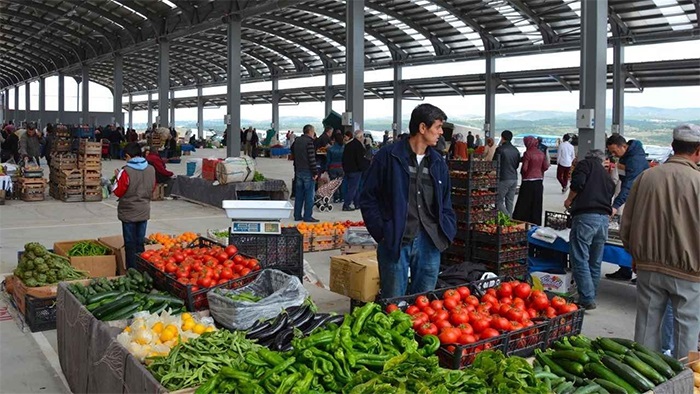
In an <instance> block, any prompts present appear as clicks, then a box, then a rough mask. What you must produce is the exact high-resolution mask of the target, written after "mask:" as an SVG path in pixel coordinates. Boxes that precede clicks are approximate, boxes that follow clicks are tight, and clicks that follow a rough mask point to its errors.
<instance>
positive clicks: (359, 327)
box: [196, 303, 440, 394]
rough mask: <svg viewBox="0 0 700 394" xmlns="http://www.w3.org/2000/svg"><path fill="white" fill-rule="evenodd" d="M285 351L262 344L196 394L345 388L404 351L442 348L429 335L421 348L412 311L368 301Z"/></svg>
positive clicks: (427, 352)
mask: <svg viewBox="0 0 700 394" xmlns="http://www.w3.org/2000/svg"><path fill="white" fill-rule="evenodd" d="M292 345H293V350H292V351H289V352H284V353H278V352H273V351H270V350H269V349H267V348H260V349H258V350H257V351H253V352H249V353H247V354H246V355H245V361H246V362H245V363H241V364H240V365H239V366H232V367H224V368H221V370H220V371H219V373H218V374H217V375H216V376H214V377H213V378H212V379H210V380H209V381H207V382H206V383H204V384H203V385H202V386H200V387H199V388H198V389H197V391H196V394H209V393H240V394H248V393H254V394H263V393H300V394H301V393H314V392H342V391H344V388H345V387H346V385H348V384H352V381H353V378H354V377H355V376H356V374H357V373H358V372H360V371H374V372H381V371H382V370H383V368H384V365H385V364H386V363H387V362H388V361H389V360H390V359H392V358H394V357H396V356H399V355H401V354H404V353H417V354H420V355H422V356H426V357H427V356H430V355H432V354H434V353H435V351H436V350H437V348H438V347H439V346H440V342H439V340H438V338H437V337H434V336H426V337H424V339H423V346H422V347H421V348H420V349H419V346H418V342H417V341H416V340H415V333H414V331H413V329H412V321H411V317H410V316H409V315H406V314H404V313H403V312H400V311H395V312H392V313H391V314H389V315H386V314H384V313H383V312H382V311H381V309H380V307H379V305H377V304H375V303H368V304H366V305H365V306H363V307H362V308H358V309H355V311H354V312H353V313H352V314H351V315H346V316H345V319H344V320H343V323H342V324H341V325H340V326H338V325H335V324H330V325H328V326H326V327H324V328H319V329H318V330H316V331H315V332H313V333H312V334H311V335H310V336H308V337H305V338H295V339H293V340H292Z"/></svg>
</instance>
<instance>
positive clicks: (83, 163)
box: [78, 157, 102, 171]
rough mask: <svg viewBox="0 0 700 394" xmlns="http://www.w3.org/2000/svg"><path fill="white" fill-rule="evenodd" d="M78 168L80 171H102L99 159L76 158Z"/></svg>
mask: <svg viewBox="0 0 700 394" xmlns="http://www.w3.org/2000/svg"><path fill="white" fill-rule="evenodd" d="M78 168H79V169H81V170H93V171H102V159H101V158H97V159H95V158H83V157H80V158H78Z"/></svg>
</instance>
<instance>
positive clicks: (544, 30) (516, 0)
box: [506, 0, 560, 44]
mask: <svg viewBox="0 0 700 394" xmlns="http://www.w3.org/2000/svg"><path fill="white" fill-rule="evenodd" d="M506 1H507V2H508V3H509V4H510V5H511V6H512V7H513V8H514V9H515V10H516V11H518V13H519V14H520V15H522V16H523V17H525V18H526V19H527V20H529V21H531V22H532V23H534V24H535V26H537V28H538V29H539V30H540V33H541V34H542V39H543V40H544V43H545V44H554V43H557V42H559V41H560V37H559V35H558V34H557V33H556V32H555V31H554V29H552V27H551V26H549V25H548V24H547V23H546V22H545V21H544V20H542V18H540V17H539V16H538V15H537V14H535V12H533V11H532V9H530V7H528V6H527V5H526V4H525V3H524V2H523V1H521V0H506Z"/></svg>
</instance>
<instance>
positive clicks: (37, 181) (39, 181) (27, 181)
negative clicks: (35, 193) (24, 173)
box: [19, 178, 46, 187]
mask: <svg viewBox="0 0 700 394" xmlns="http://www.w3.org/2000/svg"><path fill="white" fill-rule="evenodd" d="M19 184H20V186H22V187H24V186H30V185H41V186H42V187H44V186H46V179H44V178H19Z"/></svg>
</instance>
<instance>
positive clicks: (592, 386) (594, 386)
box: [574, 383, 600, 394]
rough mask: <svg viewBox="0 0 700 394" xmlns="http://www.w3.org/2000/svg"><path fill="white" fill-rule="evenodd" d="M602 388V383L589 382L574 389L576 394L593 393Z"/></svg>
mask: <svg viewBox="0 0 700 394" xmlns="http://www.w3.org/2000/svg"><path fill="white" fill-rule="evenodd" d="M598 390H600V385H599V384H598V383H589V384H588V385H587V386H582V387H579V388H578V389H576V391H574V394H593V393H595V392H598Z"/></svg>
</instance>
